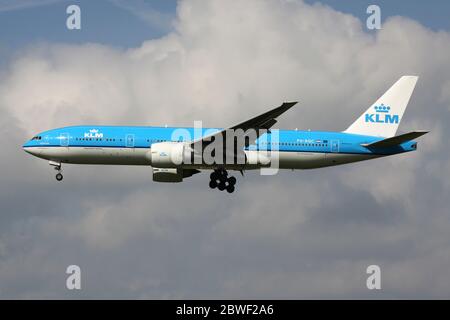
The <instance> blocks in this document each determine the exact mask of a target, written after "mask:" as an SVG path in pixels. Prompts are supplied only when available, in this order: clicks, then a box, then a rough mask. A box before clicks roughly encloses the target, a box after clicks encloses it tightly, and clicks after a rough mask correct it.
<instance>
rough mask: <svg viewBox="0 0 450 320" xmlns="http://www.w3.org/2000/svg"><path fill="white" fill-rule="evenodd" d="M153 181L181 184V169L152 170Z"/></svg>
mask: <svg viewBox="0 0 450 320" xmlns="http://www.w3.org/2000/svg"><path fill="white" fill-rule="evenodd" d="M152 170H153V181H156V182H182V181H183V169H180V168H153V169H152Z"/></svg>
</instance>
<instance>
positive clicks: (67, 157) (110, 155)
mask: <svg viewBox="0 0 450 320" xmlns="http://www.w3.org/2000/svg"><path fill="white" fill-rule="evenodd" d="M36 149H37V150H36V154H35V155H36V156H38V157H40V158H44V159H47V160H54V161H60V162H62V163H74V164H115V165H117V164H121V165H150V161H149V159H148V158H147V157H146V155H147V153H148V152H149V151H150V149H147V148H97V147H39V148H36Z"/></svg>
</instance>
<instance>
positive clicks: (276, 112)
mask: <svg viewBox="0 0 450 320" xmlns="http://www.w3.org/2000/svg"><path fill="white" fill-rule="evenodd" d="M295 104H297V101H295V102H284V103H283V104H282V105H281V106H279V107H276V108H274V109H272V110H269V111H267V112H265V113H263V114H261V115H259V116H256V117H254V118H251V119H250V120H247V121H244V122H242V123H239V124H237V125H235V126H232V127H230V128H228V129H223V130H221V131H218V132H215V133H214V134H212V135H209V136H206V137H203V138H201V139H198V140H195V141H193V142H192V144H191V147H192V148H195V147H196V145H198V144H199V143H201V144H202V145H203V147H204V146H205V145H208V144H209V143H211V141H212V140H214V139H213V138H214V137H215V136H219V135H222V136H223V135H224V134H225V132H226V131H227V130H237V129H242V130H243V131H244V132H245V131H247V130H248V129H255V130H256V131H259V130H260V129H265V130H269V129H270V128H271V127H272V126H273V125H274V124H275V123H277V118H278V117H279V116H280V115H282V114H283V113H285V112H286V111H288V110H289V109H290V108H292V107H293V106H294V105H295ZM257 136H259V134H257ZM196 150H198V149H196Z"/></svg>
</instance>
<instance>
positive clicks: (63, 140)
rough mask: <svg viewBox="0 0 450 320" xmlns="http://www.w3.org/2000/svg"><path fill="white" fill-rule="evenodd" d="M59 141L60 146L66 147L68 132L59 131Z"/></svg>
mask: <svg viewBox="0 0 450 320" xmlns="http://www.w3.org/2000/svg"><path fill="white" fill-rule="evenodd" d="M59 143H60V145H61V147H67V146H68V145H69V134H68V133H61V134H60V136H59Z"/></svg>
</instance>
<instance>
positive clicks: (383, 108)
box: [374, 103, 391, 113]
mask: <svg viewBox="0 0 450 320" xmlns="http://www.w3.org/2000/svg"><path fill="white" fill-rule="evenodd" d="M374 109H375V112H381V113H388V112H389V110H391V107H389V106H385V105H384V104H383V103H382V104H381V105H379V106H375V107H374Z"/></svg>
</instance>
